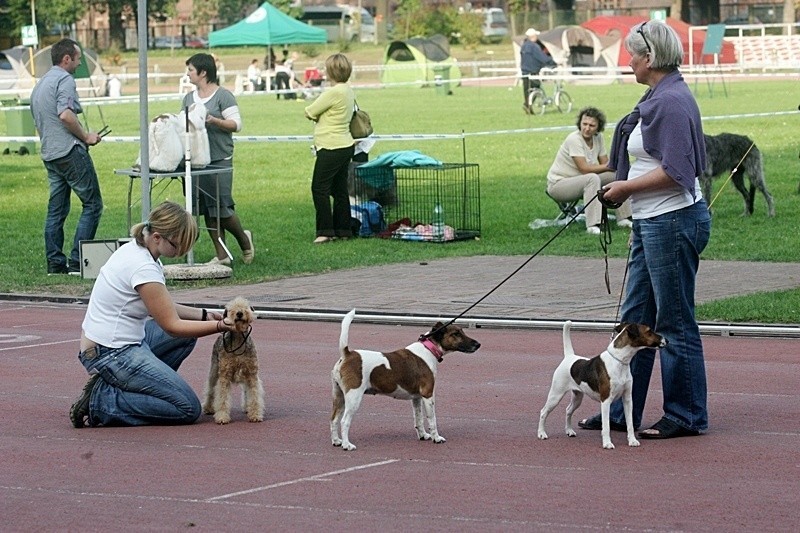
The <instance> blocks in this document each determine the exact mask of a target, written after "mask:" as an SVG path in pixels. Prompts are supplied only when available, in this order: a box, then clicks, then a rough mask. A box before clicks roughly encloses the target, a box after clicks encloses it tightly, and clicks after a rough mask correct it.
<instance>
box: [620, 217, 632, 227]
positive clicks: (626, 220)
mask: <svg viewBox="0 0 800 533" xmlns="http://www.w3.org/2000/svg"><path fill="white" fill-rule="evenodd" d="M617 226H619V227H620V228H632V227H633V221H632V220H631V219H629V218H622V219H620V220H618V221H617Z"/></svg>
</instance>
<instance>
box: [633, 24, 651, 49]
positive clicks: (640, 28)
mask: <svg viewBox="0 0 800 533" xmlns="http://www.w3.org/2000/svg"><path fill="white" fill-rule="evenodd" d="M645 24H647V22H646V21H645V22H643V23H642V25H641V26H639V27H638V28H636V33H638V34H639V35H641V36H642V40H644V45H645V46H646V47H647V53H648V54H652V53H653V49H652V48H650V43H649V42H647V37H645V36H644V32H643V31H642V28H644V26H645Z"/></svg>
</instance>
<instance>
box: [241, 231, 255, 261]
mask: <svg viewBox="0 0 800 533" xmlns="http://www.w3.org/2000/svg"><path fill="white" fill-rule="evenodd" d="M244 234H245V235H246V236H247V241H248V242H249V243H250V249H249V250H245V251H243V252H242V263H244V264H245V265H249V264H250V263H252V262H253V258H254V257H255V256H256V247H255V246H253V234H252V232H251V231H250V230H249V229H246V230H244Z"/></svg>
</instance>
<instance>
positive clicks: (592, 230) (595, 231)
mask: <svg viewBox="0 0 800 533" xmlns="http://www.w3.org/2000/svg"><path fill="white" fill-rule="evenodd" d="M586 233H588V234H589V235H600V227H599V226H589V227H588V228H586Z"/></svg>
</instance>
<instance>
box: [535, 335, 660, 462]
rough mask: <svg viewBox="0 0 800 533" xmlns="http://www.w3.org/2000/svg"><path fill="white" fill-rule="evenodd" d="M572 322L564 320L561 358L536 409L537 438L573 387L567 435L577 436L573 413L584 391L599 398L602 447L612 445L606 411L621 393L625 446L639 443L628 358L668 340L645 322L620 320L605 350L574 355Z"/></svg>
mask: <svg viewBox="0 0 800 533" xmlns="http://www.w3.org/2000/svg"><path fill="white" fill-rule="evenodd" d="M571 325H572V322H570V321H567V322H566V323H565V324H564V331H563V336H564V360H563V361H561V364H560V365H558V368H556V371H555V372H554V373H553V383H552V385H551V386H550V394H549V395H548V396H547V403H545V406H544V407H542V411H541V412H540V413H539V431H538V436H539V438H540V439H542V440H544V439H546V438H547V433H545V430H544V423H545V421H546V420H547V415H549V414H550V412H551V411H552V410H553V409H554V408H555V406H556V405H558V402H560V401H561V398H563V397H564V395H565V394H566V393H567V392H569V391H572V398H571V400H570V402H569V405H568V406H567V420H566V424H565V426H564V429H565V431H566V433H567V435H568V436H570V437H574V436H576V434H575V430H574V429H573V428H572V414H573V413H574V412H575V411H576V410H577V409H578V407H579V406H580V404H581V401H582V400H583V395H584V394H586V395H587V396H589V397H590V398H592V399H593V400H597V401H598V402H600V414H601V418H602V424H603V429H602V435H603V448H606V449H613V448H614V445H613V444H612V443H611V427H610V426H611V422H610V420H609V411H610V407H611V402H613V401H614V400H616V399H617V398H619V397H620V396H621V397H622V405H623V408H624V411H625V423H626V426H627V431H628V446H639V441H638V440H636V437H635V436H634V433H633V414H632V411H633V401H632V399H631V386H632V384H633V377H632V376H631V368H630V362H631V359H633V356H634V355H636V352H638V351H639V350H641V349H643V348H663V347H664V346H666V345H667V340H666V339H664V338H663V337H662V336H661V335H658V334H657V333H655V332H653V331H651V330H650V328H649V327H647V326H644V325H640V324H624V323H623V324H620V325H619V326H617V327H616V328H615V329H614V331H615V333H616V335H615V336H614V338H613V339H612V341H611V343H610V344H609V345H608V348H606V351H604V352H603V353H601V354H600V355H598V356H595V357H592V358H591V359H587V358H586V357H581V356H579V355H575V351H574V350H573V349H572V340H571V339H570V335H569V331H570V326H571Z"/></svg>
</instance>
